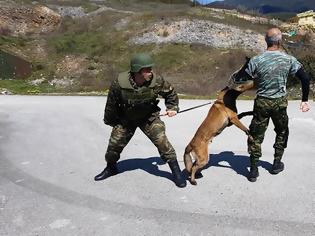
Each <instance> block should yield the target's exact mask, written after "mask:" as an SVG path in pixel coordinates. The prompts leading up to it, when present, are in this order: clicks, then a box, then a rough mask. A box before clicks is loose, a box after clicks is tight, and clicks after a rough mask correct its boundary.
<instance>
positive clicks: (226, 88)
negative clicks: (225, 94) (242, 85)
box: [221, 86, 230, 92]
mask: <svg viewBox="0 0 315 236" xmlns="http://www.w3.org/2000/svg"><path fill="white" fill-rule="evenodd" d="M229 89H230V87H229V86H226V87H225V88H224V89H222V90H221V92H222V91H225V90H229Z"/></svg>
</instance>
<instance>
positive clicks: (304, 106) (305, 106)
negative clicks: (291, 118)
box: [300, 102, 310, 112]
mask: <svg viewBox="0 0 315 236" xmlns="http://www.w3.org/2000/svg"><path fill="white" fill-rule="evenodd" d="M300 110H302V112H307V111H309V110H310V105H309V103H308V102H301V105H300Z"/></svg>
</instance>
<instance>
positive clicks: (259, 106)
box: [246, 28, 310, 182]
mask: <svg viewBox="0 0 315 236" xmlns="http://www.w3.org/2000/svg"><path fill="white" fill-rule="evenodd" d="M265 40H266V43H267V51H265V52H264V53H262V54H261V55H258V56H255V57H253V58H252V59H251V60H250V61H249V63H248V67H247V69H246V72H247V74H248V76H249V77H250V78H251V79H252V78H253V79H254V82H255V85H256V88H257V92H256V94H257V97H256V99H255V103H254V111H253V112H254V116H253V119H252V122H251V124H250V127H249V129H250V135H251V136H252V137H253V140H250V139H248V152H249V154H250V162H251V166H250V172H249V175H248V180H249V181H251V182H255V181H256V179H257V177H258V176H259V173H258V167H257V162H258V160H259V158H260V157H261V144H262V142H263V140H264V136H265V131H266V129H267V127H268V124H269V119H270V118H271V120H272V122H273V124H274V126H275V129H274V130H275V132H276V140H275V143H274V145H273V147H274V149H275V152H274V162H273V165H272V169H271V171H270V173H271V174H278V173H279V172H281V171H283V170H284V164H283V162H281V158H282V156H283V153H284V149H285V148H286V147H287V141H288V136H289V128H288V115H287V106H288V100H287V96H286V95H287V92H286V85H287V78H288V75H289V74H291V75H295V76H296V77H298V78H299V79H300V80H301V84H302V102H301V105H300V109H301V110H302V112H307V111H308V110H309V109H310V106H309V104H308V94H309V86H310V81H309V77H308V75H307V74H306V73H305V71H304V70H303V67H302V64H301V63H300V62H298V61H297V59H296V58H295V57H293V56H289V55H287V54H286V53H284V52H282V51H281V40H282V34H281V31H280V30H279V29H278V28H271V29H269V30H268V31H267V33H266V36H265Z"/></svg>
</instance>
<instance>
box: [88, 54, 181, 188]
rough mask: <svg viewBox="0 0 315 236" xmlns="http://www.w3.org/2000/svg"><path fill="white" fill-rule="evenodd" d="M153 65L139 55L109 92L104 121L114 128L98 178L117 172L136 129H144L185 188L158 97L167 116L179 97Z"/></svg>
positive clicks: (146, 57) (174, 108) (173, 111)
mask: <svg viewBox="0 0 315 236" xmlns="http://www.w3.org/2000/svg"><path fill="white" fill-rule="evenodd" d="M153 66H154V63H153V60H152V58H151V57H150V56H149V55H148V54H138V55H136V56H134V57H133V58H132V59H131V62H130V67H131V68H130V71H129V72H125V73H122V74H120V75H119V76H118V79H116V80H115V81H114V82H113V83H112V85H111V87H110V89H109V93H108V97H107V103H106V106H105V112H104V122H105V124H107V125H110V126H112V127H113V129H112V133H111V136H110V139H109V144H108V148H107V152H106V154H105V160H106V162H107V166H106V168H105V169H104V170H103V171H102V172H101V173H100V174H98V175H97V176H95V178H94V179H95V181H98V180H103V179H106V178H108V177H110V176H112V175H115V174H117V173H118V169H117V165H116V163H117V161H118V160H119V158H120V153H121V152H122V151H123V149H124V147H125V146H126V145H127V144H128V142H129V141H130V139H131V138H132V136H133V135H134V133H135V131H136V129H137V128H138V127H139V128H140V129H141V131H142V132H143V133H144V134H145V135H146V136H147V137H148V138H149V139H150V140H151V141H152V143H153V144H154V145H155V146H156V147H157V149H158V151H159V153H160V155H161V158H162V159H163V160H164V161H165V162H167V163H168V164H169V166H170V168H171V171H172V173H173V176H174V181H175V184H176V185H177V186H178V187H185V186H186V180H185V179H184V178H183V176H182V173H181V170H180V168H179V165H178V162H177V159H176V153H175V150H174V148H173V147H172V145H171V144H170V142H169V141H168V139H167V137H166V134H165V125H164V122H163V121H161V119H160V117H159V114H160V110H161V109H160V108H159V107H158V106H157V104H158V102H159V101H158V100H157V98H158V96H159V95H160V96H162V97H163V98H164V99H165V105H166V108H167V109H166V115H168V116H169V117H172V116H174V115H176V114H177V112H178V110H179V108H178V97H177V94H176V92H175V90H174V89H173V87H172V86H171V85H170V84H169V83H168V82H167V81H166V80H164V79H163V77H162V76H159V75H156V74H155V73H154V72H153V71H152V67H153Z"/></svg>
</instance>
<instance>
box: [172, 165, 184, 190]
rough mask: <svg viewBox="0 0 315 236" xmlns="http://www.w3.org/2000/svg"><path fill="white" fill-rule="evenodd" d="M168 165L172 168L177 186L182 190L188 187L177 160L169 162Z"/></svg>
mask: <svg viewBox="0 0 315 236" xmlns="http://www.w3.org/2000/svg"><path fill="white" fill-rule="evenodd" d="M168 165H169V166H170V168H171V171H172V173H173V176H174V182H175V184H176V186H177V187H180V188H183V187H186V180H185V178H184V177H183V175H182V172H181V170H180V168H179V165H178V162H177V160H171V161H169V162H168Z"/></svg>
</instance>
